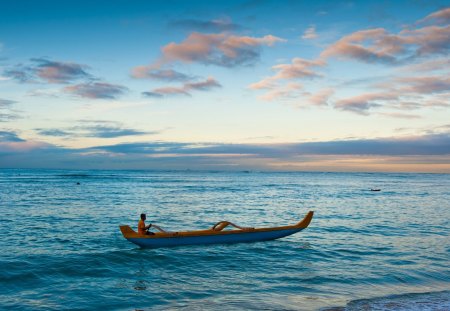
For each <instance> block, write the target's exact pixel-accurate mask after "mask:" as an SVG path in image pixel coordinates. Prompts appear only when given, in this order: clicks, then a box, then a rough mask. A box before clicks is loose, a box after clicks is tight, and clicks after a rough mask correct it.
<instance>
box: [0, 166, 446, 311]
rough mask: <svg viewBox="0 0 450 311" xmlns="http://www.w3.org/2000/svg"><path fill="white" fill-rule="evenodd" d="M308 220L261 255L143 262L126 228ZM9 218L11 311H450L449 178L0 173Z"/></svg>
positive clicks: (5, 233)
mask: <svg viewBox="0 0 450 311" xmlns="http://www.w3.org/2000/svg"><path fill="white" fill-rule="evenodd" d="M77 183H80V184H79V185H77ZM370 188H380V189H381V191H380V192H371V191H369V190H370ZM309 210H314V211H315V216H314V219H313V221H312V223H311V225H310V227H309V228H307V229H306V230H304V231H302V232H300V233H297V234H295V235H293V236H290V237H287V238H284V239H281V240H276V241H270V242H261V243H253V244H234V245H215V246H187V247H176V248H167V249H157V250H150V249H140V248H138V247H137V246H136V245H134V244H131V243H130V242H128V241H126V240H125V239H124V238H123V237H122V236H121V233H120V231H119V228H118V226H119V225H120V224H130V225H132V226H133V227H136V225H137V221H138V218H139V214H140V213H141V212H146V213H147V217H148V220H150V222H152V223H155V224H158V225H160V226H161V227H163V228H165V229H167V230H173V231H181V230H191V229H204V228H208V227H210V226H211V225H213V224H214V223H215V222H217V221H220V220H229V221H232V222H234V223H236V224H239V225H242V226H253V227H262V226H280V225H286V224H294V223H296V222H297V221H299V220H300V219H302V218H303V217H304V215H305V214H306V213H307V212H308V211H309ZM0 215H1V216H0V228H1V230H0V309H5V310H6V309H7V310H13V309H16V310H52V309H54V310H64V309H66V310H94V309H102V310H134V309H144V310H150V309H151V310H159V309H161V310H165V309H186V310H200V309H202V310H204V309H206V310H212V309H216V310H242V309H254V310H261V309H264V310H320V309H328V308H330V307H333V306H342V307H345V309H346V310H360V309H361V308H363V307H364V306H366V307H370V308H373V309H376V308H378V309H377V310H400V309H401V308H403V307H405V308H406V309H401V310H414V309H417V310H423V309H426V310H449V309H450V238H449V236H450V223H449V222H450V175H444V174H442V175H440V174H378V173H372V174H369V173H365V174H363V173H259V172H236V173H222V172H151V171H120V172H118V171H64V170H0ZM411 306H412V307H411ZM408 308H412V309H408ZM368 310H370V309H368Z"/></svg>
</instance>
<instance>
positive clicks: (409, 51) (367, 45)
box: [320, 9, 450, 64]
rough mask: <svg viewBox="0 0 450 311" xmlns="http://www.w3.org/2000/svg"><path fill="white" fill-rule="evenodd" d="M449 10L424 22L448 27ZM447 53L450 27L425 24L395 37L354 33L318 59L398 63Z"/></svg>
mask: <svg viewBox="0 0 450 311" xmlns="http://www.w3.org/2000/svg"><path fill="white" fill-rule="evenodd" d="M449 11H450V9H445V10H441V11H438V12H436V13H433V14H431V15H429V16H428V17H427V18H425V20H427V21H433V22H439V23H444V24H448V23H449V22H450V18H449V17H448V14H449ZM449 50H450V25H447V26H440V25H429V26H424V27H421V28H420V27H419V28H416V29H404V30H402V31H400V32H399V33H397V34H392V33H389V32H388V31H387V30H386V29H384V28H375V29H368V30H360V31H356V32H354V33H352V34H350V35H347V36H344V37H343V38H341V39H340V40H338V41H337V42H335V43H333V44H331V45H330V46H329V47H328V48H326V49H325V50H324V51H323V52H322V53H321V55H320V56H321V58H324V59H327V58H330V57H338V58H343V59H351V60H356V61H361V62H365V63H384V64H399V63H401V62H404V61H410V60H413V59H415V58H419V57H426V56H432V55H439V54H442V55H446V54H447V53H448V52H449Z"/></svg>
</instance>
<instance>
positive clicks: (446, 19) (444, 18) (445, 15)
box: [417, 7, 450, 24]
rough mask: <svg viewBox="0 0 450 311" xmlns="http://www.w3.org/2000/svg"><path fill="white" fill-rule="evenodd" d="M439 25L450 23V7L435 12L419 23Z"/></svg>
mask: <svg viewBox="0 0 450 311" xmlns="http://www.w3.org/2000/svg"><path fill="white" fill-rule="evenodd" d="M429 22H432V23H438V24H448V23H450V7H449V8H445V9H442V10H440V11H437V12H434V13H432V14H430V15H428V16H426V17H425V18H423V19H421V20H420V21H418V22H417V23H418V24H420V23H429Z"/></svg>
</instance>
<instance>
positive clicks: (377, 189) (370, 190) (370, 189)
mask: <svg viewBox="0 0 450 311" xmlns="http://www.w3.org/2000/svg"><path fill="white" fill-rule="evenodd" d="M370 191H381V189H370Z"/></svg>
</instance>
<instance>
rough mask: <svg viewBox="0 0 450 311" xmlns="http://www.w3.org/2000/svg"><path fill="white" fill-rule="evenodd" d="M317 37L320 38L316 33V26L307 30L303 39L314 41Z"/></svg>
mask: <svg viewBox="0 0 450 311" xmlns="http://www.w3.org/2000/svg"><path fill="white" fill-rule="evenodd" d="M317 37H318V36H317V33H316V26H314V25H313V26H310V27H309V28H307V29H306V30H305V32H304V33H303V35H302V39H305V40H312V39H316V38H317Z"/></svg>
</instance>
